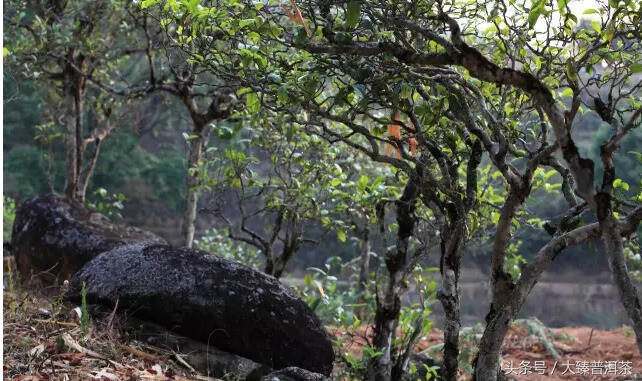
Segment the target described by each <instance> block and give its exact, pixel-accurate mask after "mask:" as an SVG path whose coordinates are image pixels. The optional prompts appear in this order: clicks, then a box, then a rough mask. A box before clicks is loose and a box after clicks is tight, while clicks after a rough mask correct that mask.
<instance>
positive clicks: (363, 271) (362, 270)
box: [357, 227, 370, 300]
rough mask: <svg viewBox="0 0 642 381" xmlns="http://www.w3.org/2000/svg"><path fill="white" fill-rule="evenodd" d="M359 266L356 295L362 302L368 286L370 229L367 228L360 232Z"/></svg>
mask: <svg viewBox="0 0 642 381" xmlns="http://www.w3.org/2000/svg"><path fill="white" fill-rule="evenodd" d="M360 238H361V264H360V266H359V283H358V284H357V293H359V294H360V295H362V300H363V298H364V294H365V292H366V288H367V286H368V277H369V273H370V229H368V228H367V227H366V228H364V229H363V230H362V231H361V237H360Z"/></svg>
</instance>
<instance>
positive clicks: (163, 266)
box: [68, 244, 334, 375]
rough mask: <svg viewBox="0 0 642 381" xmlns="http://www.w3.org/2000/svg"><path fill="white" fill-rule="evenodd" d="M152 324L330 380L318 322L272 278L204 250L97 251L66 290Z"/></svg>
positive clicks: (329, 352)
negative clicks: (116, 307)
mask: <svg viewBox="0 0 642 381" xmlns="http://www.w3.org/2000/svg"><path fill="white" fill-rule="evenodd" d="M83 284H86V292H87V299H88V301H89V302H90V303H92V302H98V303H101V304H106V305H108V306H111V305H113V304H114V303H115V302H116V301H117V300H118V301H119V302H118V308H119V310H120V311H121V312H122V311H123V309H125V310H127V311H128V313H131V314H133V315H134V316H137V317H139V318H142V319H147V320H151V321H153V322H156V323H158V324H161V325H163V326H165V327H168V328H170V329H172V330H174V331H176V332H178V333H180V334H182V335H185V336H187V337H191V338H194V339H196V340H200V341H202V342H205V343H207V344H209V345H213V346H215V347H218V348H220V349H222V350H224V351H227V352H231V353H235V354H238V355H240V356H243V357H246V358H248V359H251V360H253V361H256V362H258V363H262V364H265V365H268V366H270V367H271V368H274V369H280V368H285V367H289V366H296V367H300V368H304V369H308V370H310V371H313V372H318V373H322V374H325V375H329V374H330V372H331V371H332V363H333V360H334V352H333V349H332V342H331V341H330V337H329V335H328V333H327V332H326V330H325V328H324V327H323V325H322V324H321V321H320V320H319V318H318V317H317V316H316V315H315V314H314V313H313V312H312V310H310V308H309V307H308V306H307V305H306V304H305V303H304V302H303V301H302V300H301V299H300V298H299V297H298V296H297V295H296V293H295V292H294V291H293V290H292V289H290V288H289V287H287V286H285V285H283V284H281V283H279V281H278V280H277V279H275V278H274V277H271V276H269V275H266V274H264V273H261V272H258V271H255V270H252V269H250V268H248V267H245V266H242V265H239V264H237V263H234V262H230V261H227V260H224V259H221V258H218V257H215V256H213V255H211V254H208V253H206V252H204V251H200V250H194V249H186V248H182V249H177V248H172V247H169V246H165V245H148V244H132V245H127V246H121V247H118V248H116V249H114V250H111V251H109V252H106V253H103V254H100V255H99V256H97V257H96V258H95V259H93V260H92V261H91V262H89V263H88V264H87V265H86V266H85V267H84V268H82V269H81V270H80V271H79V272H77V273H76V275H74V277H73V278H72V281H71V287H70V290H69V293H68V296H69V298H70V299H72V300H74V301H78V300H80V295H81V289H82V287H83V286H82V285H83Z"/></svg>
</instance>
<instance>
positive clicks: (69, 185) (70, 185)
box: [64, 76, 78, 199]
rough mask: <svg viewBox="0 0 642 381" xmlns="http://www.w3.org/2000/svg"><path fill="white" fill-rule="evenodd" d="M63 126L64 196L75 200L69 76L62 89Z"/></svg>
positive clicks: (73, 115) (73, 125) (73, 122)
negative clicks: (64, 128)
mask: <svg viewBox="0 0 642 381" xmlns="http://www.w3.org/2000/svg"><path fill="white" fill-rule="evenodd" d="M64 94H65V95H64V108H65V124H66V126H65V127H66V129H67V135H66V139H65V140H66V141H65V143H66V144H65V145H66V147H65V194H66V195H67V197H69V198H70V199H73V198H75V196H76V190H77V188H78V171H77V168H78V167H77V157H76V155H77V151H76V146H77V144H78V143H77V140H76V136H77V134H76V128H77V125H76V120H77V119H76V104H75V100H74V89H73V85H72V79H71V78H69V76H68V77H67V78H66V79H65V88H64Z"/></svg>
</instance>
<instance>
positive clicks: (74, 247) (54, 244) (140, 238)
mask: <svg viewBox="0 0 642 381" xmlns="http://www.w3.org/2000/svg"><path fill="white" fill-rule="evenodd" d="M132 242H149V243H165V241H164V240H163V239H162V238H160V237H158V236H156V235H154V234H152V233H149V232H146V231H143V230H140V229H137V228H134V227H124V226H120V225H116V224H113V223H111V222H110V221H109V219H107V218H106V217H105V216H103V215H101V214H99V213H94V212H92V211H90V210H88V209H87V208H85V207H84V206H82V205H81V204H79V203H77V202H69V201H67V200H66V199H65V198H63V197H61V196H58V195H54V194H47V195H39V196H35V197H32V198H30V199H27V200H26V201H25V202H24V203H22V205H21V206H20V208H19V209H18V210H17V212H16V218H15V221H14V225H13V232H12V236H11V245H10V246H11V251H12V253H13V255H14V256H15V259H16V264H17V267H18V271H19V272H20V274H21V277H22V279H23V280H29V279H31V276H32V275H33V274H37V275H38V278H39V279H40V280H45V281H47V282H51V281H52V280H58V281H62V280H65V279H69V278H70V276H71V275H72V274H73V273H74V272H75V271H77V270H78V269H80V268H81V267H82V266H83V265H85V264H86V263H87V262H89V261H90V260H91V259H93V258H94V257H96V256H97V255H98V254H100V253H102V252H105V251H108V250H111V249H113V248H115V247H118V246H122V245H125V244H127V243H132Z"/></svg>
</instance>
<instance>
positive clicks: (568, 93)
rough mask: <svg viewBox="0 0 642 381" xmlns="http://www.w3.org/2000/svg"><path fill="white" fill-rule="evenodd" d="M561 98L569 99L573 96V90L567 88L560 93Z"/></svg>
mask: <svg viewBox="0 0 642 381" xmlns="http://www.w3.org/2000/svg"><path fill="white" fill-rule="evenodd" d="M561 95H562V97H570V96H571V95H573V89H571V88H567V89H566V90H564V91H562V94H561Z"/></svg>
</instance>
